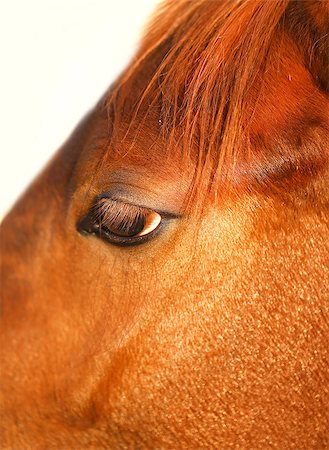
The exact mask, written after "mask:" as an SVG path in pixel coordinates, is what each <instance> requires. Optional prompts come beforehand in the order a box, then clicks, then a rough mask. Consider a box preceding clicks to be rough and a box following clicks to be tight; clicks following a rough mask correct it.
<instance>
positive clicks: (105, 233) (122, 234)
mask: <svg viewBox="0 0 329 450" xmlns="http://www.w3.org/2000/svg"><path fill="white" fill-rule="evenodd" d="M152 216H153V220H152ZM174 217H176V216H175V215H173V214H169V213H164V212H158V211H154V210H151V209H148V208H145V207H142V206H137V205H133V204H130V203H126V202H123V201H121V200H117V199H113V198H110V197H104V196H103V197H100V198H97V199H96V201H95V203H94V205H93V206H92V208H91V209H90V211H89V213H88V214H87V215H86V216H85V217H84V218H83V219H82V220H81V221H80V222H79V223H78V226H77V229H78V231H79V232H80V233H82V234H92V235H95V236H97V237H99V238H100V239H102V240H104V241H106V242H108V243H111V244H114V245H119V246H132V245H138V244H143V243H145V242H147V241H149V240H150V239H153V238H154V237H155V236H156V235H157V234H158V233H159V231H160V230H161V229H162V228H163V226H164V225H165V222H166V221H167V220H169V219H172V218H174ZM134 227H135V231H136V233H135V234H134ZM141 227H142V228H141ZM152 227H154V228H153V229H152ZM147 228H149V229H150V230H151V231H150V232H147ZM144 230H146V231H144ZM114 231H116V232H117V233H115V232H114ZM142 233H144V234H142Z"/></svg>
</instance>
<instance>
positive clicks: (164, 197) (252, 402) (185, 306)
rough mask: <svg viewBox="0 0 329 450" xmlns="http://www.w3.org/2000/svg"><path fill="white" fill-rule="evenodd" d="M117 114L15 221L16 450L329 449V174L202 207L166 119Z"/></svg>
mask: <svg viewBox="0 0 329 450" xmlns="http://www.w3.org/2000/svg"><path fill="white" fill-rule="evenodd" d="M287 95H288V93H287ZM317 95H318V98H317V100H318V102H320V103H321V102H322V101H323V98H324V97H323V94H322V93H318V94H317ZM313 103H314V98H313V99H309V108H312V105H313ZM271 104H272V103H271ZM102 105H103V103H100V104H99V105H97V106H96V108H95V109H94V110H93V111H92V112H91V113H90V114H89V115H88V116H87V117H86V118H85V119H84V121H83V122H82V123H81V125H80V126H79V127H78V128H77V130H76V131H75V132H74V134H73V135H72V137H71V138H70V140H69V141H68V142H67V143H66V144H65V146H64V147H63V148H62V149H61V150H60V151H59V153H58V154H57V155H56V156H55V158H54V160H53V161H52V162H51V163H50V165H49V166H48V167H47V168H46V169H45V171H44V172H43V173H42V174H41V175H40V177H39V178H38V179H37V180H36V181H35V182H34V183H33V185H32V186H31V187H30V188H29V190H28V191H27V193H26V194H25V195H24V196H23V197H22V198H21V199H20V201H19V202H18V203H17V205H16V206H15V207H14V209H13V210H12V212H11V213H10V214H9V215H8V216H7V218H6V219H5V221H4V223H3V227H2V230H3V236H4V238H5V239H3V271H4V275H5V276H4V286H3V292H4V294H5V295H4V302H3V345H2V347H3V353H4V357H3V367H4V369H5V370H4V371H3V386H4V403H3V405H4V411H5V416H4V418H3V420H2V423H3V426H4V433H3V435H4V437H5V439H6V445H7V446H8V447H9V448H26V447H33V448H39V447H40V448H42V447H44V446H45V445H50V443H51V445H54V446H55V447H58V448H61V447H62V448H63V447H67V448H77V447H83V448H177V446H179V447H182V448H185V447H186V448H201V447H204V448H227V447H228V446H235V447H237V448H239V447H240V448H248V447H250V446H252V447H253V448H264V447H267V446H271V445H274V446H276V447H277V448H289V446H290V447H291V448H321V447H324V446H325V443H326V439H327V438H328V435H327V429H328V428H327V425H328V415H327V413H326V411H327V404H328V401H327V400H328V398H327V399H326V396H327V394H328V390H327V381H328V364H327V362H328V359H327V358H328V351H327V342H328V330H327V321H328V302H327V299H328V298H329V295H328V294H329V292H328V284H327V283H326V282H324V280H325V278H327V277H328V254H329V252H328V250H329V248H328V240H327V234H328V225H329V224H328V222H329V219H328V214H327V208H328V192H329V190H328V169H327V166H326V165H325V164H323V168H322V169H323V170H322V171H321V172H319V173H318V172H317V176H313V172H312V173H311V176H309V177H308V178H307V179H303V182H302V183H299V180H298V182H297V181H296V180H295V179H293V183H290V181H291V180H290V181H289V182H288V184H285V185H284V186H285V187H286V190H285V191H284V194H283V191H282V189H275V188H276V186H274V185H273V186H272V185H271V186H270V187H271V189H270V187H269V186H267V187H266V189H265V188H264V186H263V185H261V183H260V182H259V183H258V184H260V188H259V189H258V188H255V189H251V188H250V189H246V188H245V185H246V184H245V183H246V180H250V178H248V177H251V176H253V174H251V175H250V173H249V174H248V177H247V178H246V180H245V179H244V178H243V175H244V171H243V170H242V169H241V167H244V166H241V165H240V166H239V165H238V167H237V172H236V174H235V175H236V178H235V179H236V180H237V184H238V188H237V190H233V191H232V190H224V191H223V192H222V193H221V194H220V195H217V196H216V195H211V194H207V192H208V191H207V186H203V185H202V183H201V184H200V190H202V192H203V194H204V195H203V197H202V198H203V200H202V204H201V203H200V204H198V203H195V205H194V207H192V208H189V209H187V208H186V207H185V204H186V197H187V196H188V193H189V189H190V186H191V183H192V182H193V176H194V165H193V162H192V161H189V162H188V163H186V164H183V162H182V160H181V157H180V155H179V152H177V153H176V152H172V153H171V158H166V157H165V155H164V151H163V148H164V146H165V145H166V142H165V141H163V137H162V135H161V134H159V125H161V123H160V124H159V119H158V117H157V116H155V117H153V116H152V115H148V116H147V120H145V117H144V116H142V115H141V116H140V115H138V114H137V115H136V117H135V118H134V120H133V121H131V120H130V118H129V117H125V115H124V114H122V116H121V119H120V121H119V123H117V124H116V126H117V130H116V131H115V137H114V138H112V137H111V136H110V134H111V133H112V131H111V130H109V125H108V116H107V111H106V110H105V109H104V107H103V106H102ZM255 114H257V111H256V112H255ZM258 124H259V122H258ZM318 133H320V132H318ZM114 150H115V151H114ZM241 173H242V175H241ZM304 178H305V177H304ZM241 180H242V181H241ZM251 184H252V183H251ZM251 184H249V185H248V186H250V185H251ZM240 185H241V186H243V189H241V190H239V187H240ZM301 424H302V426H301Z"/></svg>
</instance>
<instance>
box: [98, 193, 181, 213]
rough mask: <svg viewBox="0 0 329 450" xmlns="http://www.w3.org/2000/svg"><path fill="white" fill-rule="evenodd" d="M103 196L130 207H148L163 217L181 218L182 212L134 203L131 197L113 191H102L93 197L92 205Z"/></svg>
mask: <svg viewBox="0 0 329 450" xmlns="http://www.w3.org/2000/svg"><path fill="white" fill-rule="evenodd" d="M104 198H108V199H109V200H112V201H114V202H121V203H126V204H127V205H130V206H131V207H135V208H144V209H148V210H150V211H154V212H156V213H158V214H160V216H161V217H163V218H164V219H180V218H182V214H179V213H172V212H169V211H164V210H161V209H157V208H154V207H153V206H150V205H145V204H144V203H139V202H136V203H135V202H132V200H131V199H127V198H125V197H124V196H121V195H117V194H113V193H103V194H100V195H98V196H97V197H96V199H95V202H94V205H97V203H98V202H99V201H100V200H102V199H104Z"/></svg>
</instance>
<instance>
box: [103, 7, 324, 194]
mask: <svg viewBox="0 0 329 450" xmlns="http://www.w3.org/2000/svg"><path fill="white" fill-rule="evenodd" d="M323 17H325V18H328V8H327V6H326V5H325V4H324V3H323V2H321V1H320V2H307V1H303V0H301V1H299V2H294V1H289V0H277V1H267V0H245V1H242V0H235V1H232V0H221V1H209V0H194V1H193V2H192V1H186V0H169V1H167V2H165V3H164V4H163V5H162V7H161V8H160V9H159V11H158V14H157V16H156V17H155V18H154V20H153V22H152V23H151V26H150V28H149V29H148V30H147V33H146V37H145V39H144V40H143V42H142V45H141V48H140V50H139V52H138V54H137V56H136V58H135V60H134V61H133V62H132V64H131V65H130V67H128V69H127V70H126V72H125V73H124V74H123V76H122V77H121V78H120V79H119V81H118V83H117V84H116V86H115V88H114V90H113V92H112V93H111V95H110V96H109V99H108V105H109V106H110V109H111V110H112V111H114V114H115V117H116V120H115V121H114V122H115V123H117V124H119V123H120V121H121V117H122V114H125V115H129V116H130V121H131V122H132V121H133V120H134V119H135V118H136V117H137V115H138V114H144V119H146V117H148V116H149V115H152V114H153V115H156V116H157V117H158V119H159V123H160V124H161V130H162V137H163V138H164V142H166V146H165V147H166V153H167V154H169V155H170V153H171V151H175V152H177V148H178V149H180V150H179V151H181V152H182V156H183V159H184V160H190V159H192V160H194V162H195V166H196V171H195V176H194V182H193V183H192V184H193V186H192V188H193V187H196V186H198V182H199V181H200V180H201V179H202V178H203V177H204V173H205V171H206V170H208V169H209V170H208V172H210V186H216V185H217V184H218V183H214V181H215V180H221V181H222V182H224V181H225V180H229V182H230V184H231V185H232V184H233V185H234V184H235V185H236V184H240V185H241V182H242V184H243V180H244V181H247V182H248V185H249V186H250V185H255V186H258V185H262V186H265V185H266V186H269V185H270V186H273V183H274V184H277V182H278V181H279V184H280V183H282V181H283V180H284V181H287V180H290V181H291V180H294V181H296V180H298V181H300V180H302V179H304V178H305V176H306V177H308V176H309V175H312V176H313V175H314V174H315V173H316V172H317V171H318V169H320V167H321V166H322V165H323V162H324V159H327V154H325V152H324V151H323V143H324V140H325V139H326V136H327V133H328V125H327V123H326V122H327V121H326V117H325V114H324V112H325V110H326V107H327V99H326V96H325V94H324V91H327V89H328V85H327V83H328V79H327V78H326V73H327V67H328V64H327V62H328V61H329V55H328V48H329V44H328V35H327V34H326V32H327V30H326V26H327V22H326V20H323ZM326 43H327V44H328V45H327V46H326ZM312 98H313V100H314V99H315V98H316V101H312ZM142 122H143V121H142ZM114 128H115V127H114ZM142 128H143V127H142V124H141V126H140V129H141V130H142ZM244 184H245V185H246V183H244ZM192 191H193V189H192Z"/></svg>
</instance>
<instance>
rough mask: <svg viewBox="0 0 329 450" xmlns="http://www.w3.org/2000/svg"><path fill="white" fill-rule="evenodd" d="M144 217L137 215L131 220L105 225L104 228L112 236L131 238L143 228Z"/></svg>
mask: <svg viewBox="0 0 329 450" xmlns="http://www.w3.org/2000/svg"><path fill="white" fill-rule="evenodd" d="M145 222H146V221H145V217H144V216H143V215H142V214H137V215H136V217H135V218H134V219H133V220H129V222H128V221H126V220H123V221H121V222H119V223H114V224H111V225H110V224H106V228H107V229H108V230H109V231H110V232H111V233H113V234H116V235H118V236H123V237H132V236H136V234H138V233H140V232H141V231H142V230H143V229H144V227H145Z"/></svg>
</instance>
